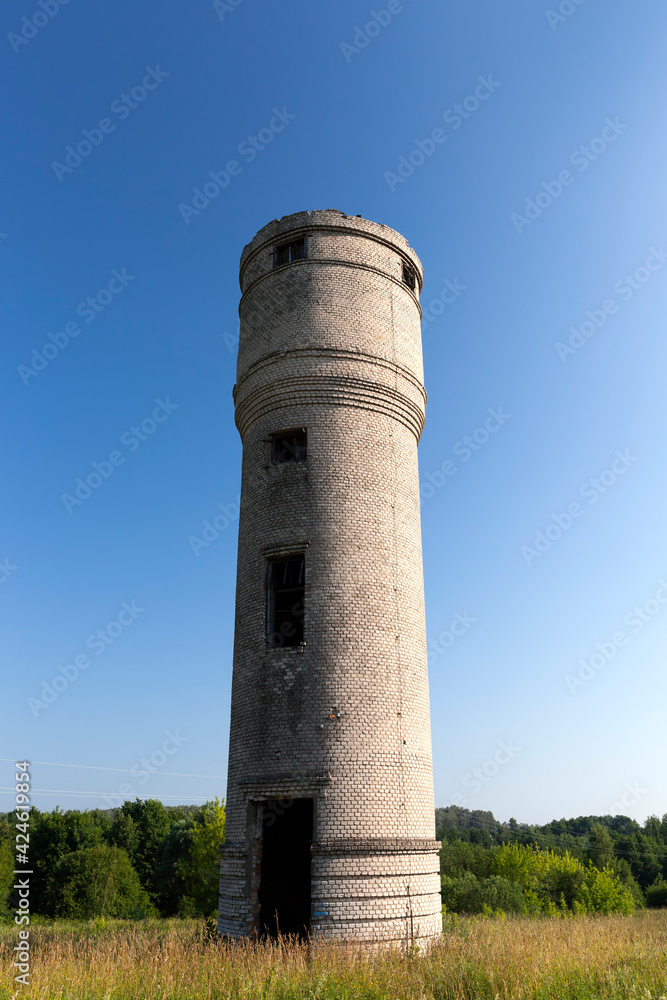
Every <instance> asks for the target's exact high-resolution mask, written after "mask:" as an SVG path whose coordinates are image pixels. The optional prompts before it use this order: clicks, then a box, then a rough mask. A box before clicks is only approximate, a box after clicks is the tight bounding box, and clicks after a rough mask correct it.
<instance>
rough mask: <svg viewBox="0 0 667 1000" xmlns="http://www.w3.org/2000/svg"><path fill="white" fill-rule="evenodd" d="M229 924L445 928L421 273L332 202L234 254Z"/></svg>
mask: <svg viewBox="0 0 667 1000" xmlns="http://www.w3.org/2000/svg"><path fill="white" fill-rule="evenodd" d="M240 282H241V290H242V298H241V304H240V318H241V329H240V343H239V356H238V368H237V381H236V386H235V388H234V400H235V406H236V425H237V427H238V430H239V433H240V435H241V440H242V442H243V473H242V487H241V514H240V524H239V549H238V575H237V589H236V623H235V638H234V671H233V680H232V704H231V735H230V747H229V780H228V785H227V832H226V842H225V845H224V847H223V848H222V866H221V881H220V910H219V912H220V917H219V924H218V929H219V932H220V933H221V934H225V935H230V936H232V937H241V936H246V935H255V934H260V935H262V934H270V935H273V934H275V933H276V932H277V931H280V932H281V933H294V934H299V935H304V934H306V933H310V934H313V935H316V934H323V935H328V936H335V937H339V938H343V939H357V940H362V941H379V940H384V941H395V942H406V941H408V942H410V941H413V940H415V941H416V940H424V939H429V938H433V937H435V936H436V935H437V934H438V933H439V932H440V930H441V909H440V905H441V904H440V895H439V888H440V879H439V858H438V847H439V844H438V843H437V841H436V840H435V839H434V834H435V830H434V826H435V820H434V808H433V771H432V762H431V733H430V717H429V699H428V678H427V669H426V635H425V624H424V588H423V578H422V550H421V530H420V516H419V480H418V470H417V444H418V442H419V437H420V435H421V432H422V428H423V426H424V406H425V402H426V393H425V391H424V386H423V372H422V350H421V332H420V317H421V310H420V306H419V292H420V289H421V285H422V268H421V264H420V261H419V258H418V257H417V255H416V254H415V252H414V251H413V250H412V249H411V248H410V246H409V245H408V243H407V241H406V240H405V239H404V238H403V237H402V236H401V235H400V234H399V233H397V232H395V231H394V230H393V229H388V228H387V227H386V226H381V225H378V224H376V223H374V222H368V221H367V220H365V219H362V218H361V217H360V216H346V215H344V214H343V213H342V212H338V211H333V210H327V211H320V212H299V213H297V214H295V215H288V216H285V217H284V218H282V219H280V220H276V221H274V222H271V223H269V225H267V226H265V227H264V228H263V229H261V230H260V231H259V233H258V234H257V235H256V236H255V238H254V239H253V240H252V242H251V243H249V244H248V245H247V246H246V247H245V249H244V251H243V254H242V255H241V270H240Z"/></svg>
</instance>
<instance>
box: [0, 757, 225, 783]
mask: <svg viewBox="0 0 667 1000" xmlns="http://www.w3.org/2000/svg"><path fill="white" fill-rule="evenodd" d="M0 761H14V758H13V757H0ZM28 763H29V764H45V765H47V766H48V767H79V768H84V769H86V770H88V771H122V773H123V774H133V772H134V771H136V770H146V769H145V768H138V765H135V766H134V767H97V766H96V765H95V764H56V763H55V762H54V761H52V760H31V761H28ZM149 774H168V775H170V776H171V777H172V778H216V779H219V780H220V781H224V780H225V778H224V775H222V774H184V773H183V772H182V771H149Z"/></svg>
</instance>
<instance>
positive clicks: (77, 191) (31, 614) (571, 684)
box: [0, 0, 667, 822]
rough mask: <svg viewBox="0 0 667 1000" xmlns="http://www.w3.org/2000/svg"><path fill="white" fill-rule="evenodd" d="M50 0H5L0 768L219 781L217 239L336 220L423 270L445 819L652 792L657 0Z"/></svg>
mask: <svg viewBox="0 0 667 1000" xmlns="http://www.w3.org/2000/svg"><path fill="white" fill-rule="evenodd" d="M59 2H60V3H62V0H41V3H42V6H39V5H38V3H37V0H20V2H19V0H12V2H10V3H8V4H5V5H4V6H3V9H2V12H1V13H0V21H1V26H0V76H1V80H0V82H1V84H2V87H3V93H4V94H5V95H6V96H5V100H4V102H3V108H2V118H3V125H4V136H5V141H4V146H3V156H2V161H1V163H0V172H1V176H2V191H3V195H2V201H1V205H0V255H1V265H2V269H1V274H2V277H1V281H2V293H3V294H2V303H1V306H0V308H1V312H0V322H1V330H2V343H3V354H4V364H3V366H2V372H1V374H0V379H1V380H2V383H1V389H2V402H3V409H4V424H5V428H6V432H5V434H4V435H3V441H2V445H1V448H2V454H1V459H0V460H1V463H2V469H3V487H4V488H3V491H2V492H3V502H2V530H1V532H0V560H4V562H3V563H2V568H1V569H0V581H2V582H0V613H1V618H2V624H1V629H2V633H1V637H0V650H1V656H2V678H3V680H2V692H3V699H2V702H3V707H2V713H3V718H2V724H1V731H0V755H1V756H2V757H3V758H12V759H13V758H15V757H18V758H20V759H23V758H25V757H27V758H29V759H32V760H34V761H40V762H44V763H39V764H38V763H35V764H34V765H33V784H34V787H35V789H40V791H35V793H34V799H33V801H34V802H35V803H36V804H37V805H39V806H40V807H43V808H49V807H54V806H55V805H56V804H60V805H61V806H63V807H65V808H67V807H69V808H76V807H78V808H85V807H93V806H104V805H108V804H114V803H116V802H119V801H120V800H121V799H122V798H124V797H129V798H133V797H134V796H135V795H141V796H156V797H162V798H163V800H164V801H165V802H166V803H178V802H201V801H203V800H204V799H206V798H211V797H213V796H215V795H219V796H222V795H224V792H225V774H226V759H227V740H228V730H229V702H230V681H231V660H232V640H233V616H234V584H235V564H236V541H237V538H236V532H237V523H236V519H235V513H234V507H233V505H234V503H235V500H236V498H237V496H238V493H239V486H240V459H241V447H240V441H239V438H238V434H237V432H236V430H235V427H234V422H233V406H232V395H231V389H232V385H233V383H234V369H235V347H234V339H235V336H236V331H237V323H238V318H237V306H238V298H239V289H238V259H239V255H240V253H241V250H242V248H243V246H244V244H245V243H247V242H248V241H249V240H250V239H251V238H252V236H253V235H254V234H255V232H256V231H257V230H258V229H259V228H261V227H262V226H263V225H265V224H266V223H267V222H268V221H270V220H271V219H274V218H276V217H279V216H282V215H285V214H287V213H291V212H296V211H301V210H304V209H318V208H338V209H341V210H342V211H344V212H346V213H347V214H350V215H356V214H361V215H363V216H365V217H366V218H368V219H372V220H374V221H376V222H380V223H385V224H387V225H389V226H392V227H394V228H395V229H397V230H399V231H400V232H401V233H403V234H404V235H405V236H406V237H407V239H408V240H409V241H410V243H411V244H412V246H414V247H415V249H416V251H417V253H418V254H419V256H420V257H421V260H422V262H423V264H424V270H425V285H424V293H423V296H422V304H423V305H424V307H425V308H426V309H427V313H426V317H430V319H428V318H426V319H425V322H424V326H423V343H424V361H425V371H426V385H427V390H428V393H429V402H428V408H427V423H426V430H425V432H424V435H423V438H422V442H421V445H420V468H421V477H422V493H423V496H424V500H423V509H422V510H423V517H422V527H423V539H424V555H425V566H424V570H425V586H426V603H427V631H428V636H429V643H430V660H431V670H430V677H431V710H432V730H433V752H434V778H435V792H436V795H435V798H436V805H442V806H444V805H447V804H449V803H451V802H452V801H456V802H460V803H461V804H464V805H466V806H468V807H469V808H471V809H491V810H493V812H494V813H495V814H496V815H497V816H498V817H499V818H501V819H508V818H509V817H510V816H515V817H516V818H517V819H518V820H520V821H525V822H546V821H548V820H550V819H552V818H554V817H561V816H572V815H580V814H592V813H595V814H597V813H601V814H604V813H610V812H611V813H616V812H623V813H626V814H627V815H630V816H633V817H635V818H636V819H638V820H640V821H641V820H643V818H644V817H645V816H646V815H648V814H650V813H658V814H662V813H665V812H667V790H666V788H665V777H664V775H665V770H664V765H665V758H666V756H667V724H666V723H667V712H666V699H665V693H666V692H665V666H666V660H665V657H666V645H667V643H666V640H667V603H666V602H667V584H666V585H663V584H662V583H661V581H667V520H666V518H665V509H666V502H665V501H666V495H665V494H666V489H665V487H666V482H665V426H666V419H667V414H666V410H667V393H665V361H666V357H665V355H666V348H665V315H666V308H665V307H666V288H667V251H666V249H665V248H666V247H667V219H666V217H665V209H666V207H667V193H666V190H667V189H666V188H665V161H666V158H667V138H666V135H665V129H664V93H665V87H666V84H667V80H666V69H667V67H666V64H665V58H664V41H665V29H666V28H667V10H666V9H665V7H664V4H663V3H660V2H657V0H647V2H646V3H644V4H642V6H641V12H639V11H635V10H634V9H632V8H631V6H630V5H628V4H627V3H624V2H621V0H605V2H604V4H603V3H602V0H585V2H583V0H578V2H576V3H575V2H571V0H562V2H561V4H560V11H561V13H559V7H558V6H557V4H556V3H553V5H552V7H551V11H552V13H551V14H548V11H549V6H548V0H543V2H537V0H530V2H527V0H523V2H520V3H509V4H498V3H496V2H491V0H472V2H470V0H466V2H464V0H451V2H448V3H442V2H440V0H403V3H400V2H397V0H392V2H391V3H389V4H387V3H386V2H385V0H378V3H377V4H376V5H375V6H373V5H372V4H370V2H369V3H368V4H367V3H365V2H363V3H362V2H358V0H339V2H338V3H335V4H326V3H315V2H312V0H309V2H305V0H293V2H291V3H278V2H275V0H233V2H232V0H230V2H229V3H225V2H218V3H216V4H213V3H212V2H210V0H193V2H190V3H188V4H185V3H176V2H174V0H162V2H157V0H146V2H143V3H140V4H138V3H136V2H130V0H116V2H115V3H113V4H107V5H102V4H91V3H88V4H86V3H83V2H82V0H73V2H72V0H70V2H68V3H67V4H65V5H64V6H58V3H59ZM372 11H374V12H375V13H372ZM367 25H369V27H368V28H367V27H366V26H367ZM457 105H458V108H457V107H456V106H457ZM272 126H273V130H272ZM438 129H439V130H440V131H438V132H437V133H436V136H437V140H438V141H435V140H434V138H433V131H434V130H438ZM86 132H87V135H86ZM253 136H254V137H258V138H256V139H252V138H251V137H253ZM443 136H444V138H443ZM260 137H261V138H260ZM67 147H70V150H69V151H68V149H67ZM77 147H78V150H77ZM230 160H235V161H236V162H237V163H238V164H239V167H238V168H233V172H232V174H228V175H227V176H225V174H224V173H221V171H223V172H224V171H225V170H226V165H227V164H228V163H229V161H230ZM399 168H400V170H399ZM211 173H213V174H217V175H218V179H219V184H221V185H224V189H222V190H220V189H219V188H218V183H214V182H213V181H212V179H211V176H210V174H211ZM401 174H402V175H403V176H401ZM206 184H208V185H209V187H208V188H207V189H206V190H208V192H209V194H211V198H210V200H208V199H207V198H206V195H205V194H203V193H202V194H200V195H196V193H195V191H194V189H195V188H198V189H200V191H201V189H202V188H203V187H204V185H206ZM195 197H196V198H197V200H196V201H194V202H193V199H195ZM179 206H180V207H179ZM197 206H199V207H197ZM192 208H196V210H197V214H195V212H193V211H191V209H192ZM446 282H449V285H447V284H446ZM88 300H91V301H88ZM432 302H435V303H436V304H435V306H434V307H433V308H431V307H430V303H432ZM45 345H47V346H46V348H45ZM559 345H560V346H559ZM490 411H494V414H495V416H493V415H491V414H490ZM133 427H134V428H138V433H137V432H136V431H133V430H132V428H133ZM142 428H143V430H142ZM466 438H468V439H469V440H468V442H466V440H465V439H466ZM110 455H111V456H112V457H111V458H110ZM94 463H97V470H96V467H95V465H94ZM448 463H449V464H448ZM91 473H92V474H93V478H92V482H93V484H95V486H94V488H92V489H90V495H89V496H87V495H86V489H85V486H84V488H83V489H82V488H81V486H79V496H78V497H77V496H76V494H75V489H76V487H77V479H79V478H80V479H82V480H84V481H85V479H86V478H87V477H88V476H89V475H90V474H91ZM95 476H97V478H95ZM68 497H69V499H68ZM220 504H222V505H223V507H226V508H227V509H228V514H229V520H230V524H229V526H228V528H227V529H225V530H222V531H221V532H220V533H219V535H218V537H217V538H216V539H214V540H212V541H210V543H208V544H207V547H198V546H193V544H192V538H193V537H201V535H202V530H203V522H205V521H206V520H210V519H211V518H212V517H214V516H215V515H216V514H218V513H219V505H220ZM194 548H198V549H199V550H198V552H197V553H195V551H194ZM656 595H657V596H656ZM128 609H129V610H128ZM457 616H458V617H457ZM473 619H474V620H473ZM109 623H111V628H110V629H109V632H107V631H106V627H107V625H108V624H109ZM452 624H453V625H454V628H453V630H452ZM98 630H103V632H104V636H106V638H100V637H99V636H96V635H95V634H96V633H97V631H98ZM457 632H458V633H459V634H458V635H456V633H457ZM91 637H92V638H91ZM77 658H78V659H77ZM591 660H592V663H591ZM77 664H78V666H77ZM61 667H63V668H64V670H65V673H63V672H62V671H61V669H60V668H61ZM55 677H60V678H61V680H60V681H58V682H57V688H59V689H60V690H55V689H54V688H53V687H52V681H53V679H54V678H55ZM44 684H46V685H47V687H46V688H45V687H44ZM49 692H50V693H49ZM30 699H33V700H32V701H30ZM45 699H46V700H45ZM48 699H51V700H50V702H49V703H47V701H48ZM168 734H171V735H168ZM501 743H503V744H504V749H503V748H502V747H501V746H500V744H501ZM142 758H143V759H144V760H145V761H147V762H148V765H149V767H148V768H147V767H146V765H142V764H141V760H142ZM151 761H152V763H151ZM53 762H55V763H57V764H63V765H64V764H67V765H77V766H76V767H75V766H68V767H54V766H51V765H52V763H53ZM84 765H85V766H84ZM0 768H1V771H0V774H1V775H2V776H3V780H2V781H0V785H1V786H2V788H3V789H5V790H4V791H3V792H2V793H1V794H2V799H1V800H0V808H3V809H8V808H10V807H11V804H12V801H13V800H12V797H11V795H10V793H9V791H6V789H8V788H9V787H10V786H11V785H12V784H13V775H14V768H13V766H12V764H11V763H10V762H8V761H5V762H4V763H1V762H0ZM96 768H102V769H104V768H108V769H112V768H115V769H117V770H97V769H96ZM150 769H152V771H153V773H151V770H150ZM475 769H477V770H478V772H480V773H479V774H478V775H477V776H475V773H474V772H475ZM132 770H133V773H128V772H130V771H132ZM41 790H48V791H41ZM102 793H105V794H106V796H107V797H106V798H105V797H103V795H102ZM114 796H115V798H114Z"/></svg>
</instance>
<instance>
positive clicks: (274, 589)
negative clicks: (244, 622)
mask: <svg viewBox="0 0 667 1000" xmlns="http://www.w3.org/2000/svg"><path fill="white" fill-rule="evenodd" d="M304 578H305V559H304V556H303V555H296V556H289V557H287V558H286V559H270V560H269V564H268V567H267V598H268V608H267V611H268V614H267V626H268V627H267V632H268V641H269V647H270V648H271V649H278V648H280V647H282V646H299V645H300V644H301V643H302V642H303V618H304Z"/></svg>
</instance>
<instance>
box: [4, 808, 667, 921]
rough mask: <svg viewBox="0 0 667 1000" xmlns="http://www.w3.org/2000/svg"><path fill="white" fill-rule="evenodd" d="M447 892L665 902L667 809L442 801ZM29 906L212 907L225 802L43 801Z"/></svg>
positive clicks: (492, 908) (546, 907) (145, 912)
mask: <svg viewBox="0 0 667 1000" xmlns="http://www.w3.org/2000/svg"><path fill="white" fill-rule="evenodd" d="M435 818H436V836H437V838H438V840H441V841H442V850H441V873H442V897H443V904H444V905H445V907H446V908H447V909H448V910H449V911H451V912H457V913H483V914H491V913H499V912H503V913H527V914H540V913H543V914H548V915H558V914H573V915H576V914H579V913H585V912H621V913H630V912H632V911H633V910H634V909H636V908H641V907H644V906H667V814H666V815H665V816H663V818H662V820H660V819H658V817H656V816H650V817H649V818H648V819H647V820H646V822H645V823H644V824H643V826H640V825H639V824H638V823H636V822H635V821H634V820H632V819H630V818H629V817H627V816H580V817H578V818H577V819H569V820H565V819H562V820H555V821H553V822H552V823H547V824H545V825H544V826H531V825H528V824H525V823H517V821H516V820H514V819H510V821H509V822H508V823H501V822H499V821H498V820H496V819H495V818H494V816H493V814H492V813H490V812H484V811H481V810H475V811H473V812H471V811H470V810H468V809H462V808H460V807H458V806H448V807H447V808H445V809H437V810H436V817H435ZM17 825H18V820H17V816H16V814H15V813H13V812H12V813H5V814H0V916H3V917H4V918H5V919H13V917H12V910H13V909H14V908H15V906H16V902H17V901H16V899H14V897H13V889H12V887H13V885H14V881H15V877H14V874H13V871H14V868H15V867H17V865H16V864H15V857H14V853H15V852H14V844H15V838H16V833H17ZM28 829H29V835H30V845H29V859H30V868H31V870H32V872H33V874H32V875H31V877H30V889H31V911H32V913H33V914H38V915H41V916H43V917H51V918H77V919H87V918H92V917H98V916H109V917H120V918H129V919H141V918H143V917H147V916H162V917H173V916H181V917H189V916H204V917H208V916H211V915H213V914H215V912H216V909H217V905H218V879H219V849H220V845H221V844H222V843H223V842H224V836H225V807H224V803H220V802H219V801H218V800H217V799H215V800H214V801H211V802H207V803H206V804H205V805H203V806H165V805H163V804H162V803H161V802H160V801H158V800H156V799H148V800H144V801H142V800H139V799H137V800H136V801H135V802H125V803H124V805H123V806H122V807H119V808H117V809H91V810H83V811H79V810H67V811H61V810H60V809H54V810H52V811H50V812H49V811H41V810H39V809H31V811H30V822H29V827H28Z"/></svg>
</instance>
